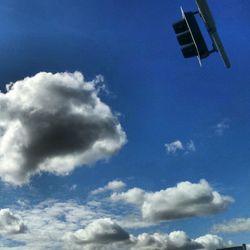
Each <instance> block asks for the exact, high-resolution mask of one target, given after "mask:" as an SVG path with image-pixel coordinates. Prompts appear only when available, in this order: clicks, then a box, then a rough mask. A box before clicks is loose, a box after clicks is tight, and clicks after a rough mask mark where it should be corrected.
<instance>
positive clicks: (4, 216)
mask: <svg viewBox="0 0 250 250" xmlns="http://www.w3.org/2000/svg"><path fill="white" fill-rule="evenodd" d="M26 230H27V227H26V225H25V224H24V222H23V221H22V220H21V219H20V217H19V216H17V215H15V214H14V213H13V212H12V211H11V210H10V209H9V208H4V209H0V234H20V233H25V231H26Z"/></svg>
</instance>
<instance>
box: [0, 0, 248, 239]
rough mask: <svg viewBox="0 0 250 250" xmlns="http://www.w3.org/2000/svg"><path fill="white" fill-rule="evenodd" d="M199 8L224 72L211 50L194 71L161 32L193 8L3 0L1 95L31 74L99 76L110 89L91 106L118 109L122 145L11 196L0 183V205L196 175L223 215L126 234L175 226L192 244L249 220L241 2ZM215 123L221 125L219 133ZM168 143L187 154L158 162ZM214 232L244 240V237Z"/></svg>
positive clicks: (169, 33) (184, 1) (186, 4)
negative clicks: (222, 204) (221, 48)
mask: <svg viewBox="0 0 250 250" xmlns="http://www.w3.org/2000/svg"><path fill="white" fill-rule="evenodd" d="M209 4H210V7H211V10H212V12H213V14H214V17H215V20H216V23H217V27H218V31H219V33H220V36H221V38H222V40H223V43H224V45H225V49H226V50H227V52H228V55H229V57H230V60H231V63H232V68H231V69H226V68H224V66H223V63H222V61H221V60H220V58H219V55H218V54H213V55H211V56H210V57H209V58H208V59H206V60H204V61H203V66H202V67H199V64H198V61H197V60H196V59H195V58H194V59H188V60H185V59H184V58H182V55H181V52H180V48H179V46H178V44H177V41H176V38H175V34H174V32H173V30H172V27H171V26H172V23H173V22H175V21H177V20H178V19H179V18H180V17H181V13H180V11H179V7H180V5H182V6H183V8H184V9H186V10H194V9H195V7H196V6H195V3H194V1H190V0H178V1H171V0H168V1H161V0H158V1H151V0H147V1H132V0H126V1H120V0H118V1H114V0H105V1H97V0H91V1H90V0H89V1H88V0H86V1H80V0H60V1H59V0H53V1H49V0H43V1H33V0H23V1H18V0H2V1H1V3H0V34H1V37H0V58H1V63H0V77H1V80H0V82H1V85H0V86H1V90H2V91H3V92H4V91H5V84H7V83H9V82H15V81H17V80H20V79H23V78H24V77H26V76H33V75H35V74H36V73H38V72H41V71H46V72H52V73H56V72H65V71H68V72H73V71H76V70H77V71H80V72H82V73H83V74H84V76H85V77H86V79H89V80H91V79H93V78H94V77H95V76H96V75H98V74H101V75H103V76H104V79H105V84H106V86H107V88H108V90H109V92H110V93H109V94H103V93H102V94H101V99H102V100H103V101H104V102H105V103H107V104H108V105H109V106H110V107H111V108H112V110H113V111H114V112H119V114H120V115H119V121H120V123H121V125H122V127H123V129H124V131H125V132H126V134H127V137H128V143H127V144H126V145H125V146H124V147H123V148H122V149H121V150H120V151H119V152H118V153H117V154H116V155H114V156H113V157H112V158H110V159H109V160H108V161H107V162H106V161H99V162H97V163H95V164H94V165H93V166H91V167H90V168H88V167H87V168H86V167H83V168H78V169H76V170H75V171H73V172H72V173H71V174H70V175H69V176H64V177H58V176H54V175H49V174H42V175H40V176H35V177H33V178H32V180H31V182H30V184H28V185H25V186H23V187H15V188H14V187H11V186H6V184H4V183H1V191H0V192H1V199H0V206H1V207H2V208H4V207H10V206H13V204H15V202H16V200H28V201H29V203H30V204H37V203H38V202H42V201H44V200H47V199H57V200H60V201H66V200H68V199H73V200H81V199H87V197H88V194H89V192H90V191H91V190H94V189H96V188H98V187H103V186H105V185H106V184H107V183H108V182H109V181H112V180H114V179H117V180H122V181H123V182H125V183H126V184H127V186H128V187H129V188H132V187H140V188H142V189H145V190H148V191H152V192H153V191H157V190H160V189H165V188H167V187H172V186H175V185H176V184H177V183H179V182H182V181H190V182H193V183H197V182H199V180H200V179H206V180H207V181H208V182H209V183H210V185H211V186H213V187H214V188H215V189H216V190H217V191H218V192H220V193H222V194H225V195H229V196H231V197H233V198H234V200H235V202H234V203H233V204H231V205H230V206H229V207H228V209H226V210H225V211H223V212H221V213H218V214H215V215H210V216H205V217H204V216H203V217H195V218H189V219H182V220H177V221H171V222H166V223H163V224H160V225H158V226H154V227H149V228H146V229H145V228H144V229H134V232H136V233H140V232H142V231H143V232H145V231H147V232H152V231H155V230H156V231H157V230H162V231H164V232H170V231H174V230H183V231H185V232H187V233H188V234H189V235H190V236H191V237H193V238H194V237H198V236H200V235H203V234H206V233H208V232H209V231H210V230H211V228H212V227H213V225H214V224H218V223H223V222H224V221H227V220H231V219H233V218H239V217H242V218H248V217H250V212H249V211H250V210H249V207H250V198H249V192H250V186H249V180H250V170H249V164H250V154H249V149H250V129H249V128H250V116H249V114H250V87H249V86H250V85H249V82H250V76H249V60H250V59H249V56H250V47H249V40H250V29H249V24H250V16H249V8H250V2H249V1H245V0H237V1H236V0H220V1H215V0H210V1H209ZM202 30H203V31H205V29H204V27H202ZM209 45H211V44H210V41H209ZM0 115H1V114H0ZM220 123H223V124H226V126H227V128H224V129H223V132H222V133H221V134H218V133H217V132H216V126H217V125H218V124H220ZM176 140H180V141H181V142H183V143H188V142H190V141H191V140H192V141H193V143H194V145H195V148H196V150H195V152H189V153H188V154H183V153H181V152H180V153H177V154H174V155H173V154H168V153H167V152H166V148H165V146H164V145H165V144H166V143H171V142H173V141H176ZM0 167H1V166H0ZM74 184H76V185H77V188H76V189H75V190H73V191H72V190H70V187H72V185H74ZM219 235H220V236H222V237H223V238H224V239H225V240H233V241H234V242H235V243H237V244H242V243H244V242H245V243H250V241H249V236H250V229H249V231H248V232H240V233H236V234H232V233H230V234H223V233H221V234H219Z"/></svg>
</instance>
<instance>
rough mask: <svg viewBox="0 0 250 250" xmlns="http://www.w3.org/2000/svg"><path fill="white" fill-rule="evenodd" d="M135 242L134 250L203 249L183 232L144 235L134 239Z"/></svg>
mask: <svg viewBox="0 0 250 250" xmlns="http://www.w3.org/2000/svg"><path fill="white" fill-rule="evenodd" d="M133 241H134V242H135V244H134V246H133V247H132V248H131V249H132V250H136V249H140V250H147V249H148V250H149V249H159V250H164V249H167V250H195V249H203V245H202V244H200V243H198V242H196V241H195V240H192V239H190V238H189V237H188V236H187V235H186V233H185V232H183V231H174V232H171V233H170V234H163V233H154V234H147V233H143V234H141V235H138V236H137V237H135V238H134V239H133Z"/></svg>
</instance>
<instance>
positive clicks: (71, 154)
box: [0, 72, 126, 185]
mask: <svg viewBox="0 0 250 250" xmlns="http://www.w3.org/2000/svg"><path fill="white" fill-rule="evenodd" d="M99 80H100V78H99V79H98V78H97V79H95V80H93V81H91V82H87V81H85V80H84V77H83V75H82V74H81V73H80V72H75V73H67V72H66V73H56V74H52V73H45V72H42V73H38V74H37V75H35V76H33V77H27V78H25V79H23V80H21V81H17V82H15V83H11V84H9V85H8V86H7V92H6V93H0V112H1V116H0V177H1V179H2V180H3V181H6V182H9V183H13V184H17V185H19V184H23V183H27V182H28V181H29V179H30V177H31V176H32V175H34V174H36V173H38V172H42V171H45V172H50V173H54V174H57V175H61V174H68V173H69V172H70V171H72V170H73V169H74V168H75V167H76V166H80V165H83V164H91V163H93V162H95V161H97V160H99V159H103V158H107V157H109V156H110V155H112V154H113V153H115V152H116V151H117V150H119V149H120V148H121V146H122V145H123V144H124V143H125V142H126V135H125V133H124V131H123V130H122V128H121V125H120V124H119V122H118V119H117V117H116V115H114V114H113V113H112V111H111V109H110V108H109V106H108V105H106V104H105V103H103V102H102V101H101V99H100V98H99V96H98V93H99V91H98V87H97V82H98V81H99Z"/></svg>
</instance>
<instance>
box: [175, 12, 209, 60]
mask: <svg viewBox="0 0 250 250" xmlns="http://www.w3.org/2000/svg"><path fill="white" fill-rule="evenodd" d="M181 11H182V17H183V18H182V19H181V20H180V21H178V22H176V23H174V24H173V28H174V31H175V33H176V37H177V40H178V42H179V44H180V45H181V51H182V54H183V56H184V57H185V58H190V57H195V56H197V57H198V59H199V61H200V60H201V59H203V58H206V57H208V56H209V51H208V48H207V45H206V42H205V40H204V38H203V36H202V33H201V31H200V28H199V25H198V23H197V20H196V18H195V14H196V13H195V12H184V11H183V10H182V8H181Z"/></svg>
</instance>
